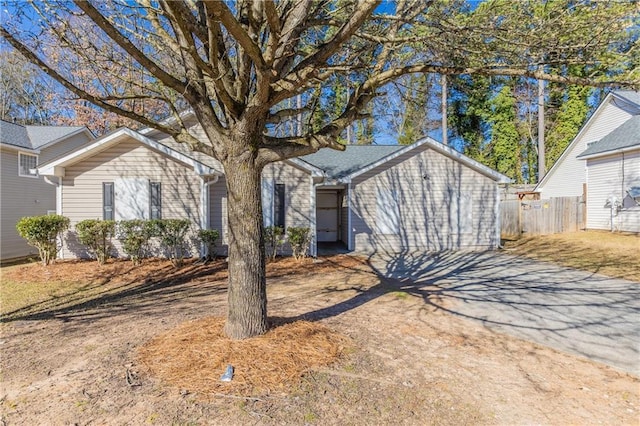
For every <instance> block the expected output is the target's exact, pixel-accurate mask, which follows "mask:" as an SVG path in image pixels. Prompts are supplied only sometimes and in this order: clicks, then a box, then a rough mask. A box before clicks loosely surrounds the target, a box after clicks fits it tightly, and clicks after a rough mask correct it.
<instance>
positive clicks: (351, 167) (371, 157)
mask: <svg viewBox="0 0 640 426" xmlns="http://www.w3.org/2000/svg"><path fill="white" fill-rule="evenodd" d="M403 148H405V147H404V146H403V145H347V147H346V149H345V150H344V151H343V152H340V151H336V150H334V149H330V148H323V149H321V150H320V151H318V152H316V153H314V154H309V155H305V156H303V157H300V159H301V160H303V161H305V162H307V163H309V164H311V165H312V166H315V167H317V168H319V169H321V170H323V171H324V172H325V173H326V174H327V176H329V177H331V178H334V179H338V178H341V177H345V176H347V175H349V174H351V173H354V172H356V171H358V170H360V169H362V168H364V167H367V166H369V165H371V164H373V163H376V162H377V161H380V160H382V159H383V158H384V157H386V156H388V155H391V154H393V153H394V152H396V151H399V150H401V149H403Z"/></svg>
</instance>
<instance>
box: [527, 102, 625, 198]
mask: <svg viewBox="0 0 640 426" xmlns="http://www.w3.org/2000/svg"><path fill="white" fill-rule="evenodd" d="M596 114H597V115H596V116H594V117H593V118H592V119H591V120H589V122H588V124H587V127H585V128H584V129H582V130H581V132H580V134H579V135H578V137H577V139H576V140H575V141H574V142H575V143H573V145H572V146H570V148H569V150H568V151H567V152H565V153H564V154H563V157H561V159H560V160H558V161H561V163H558V166H557V167H556V168H554V169H552V170H551V171H550V175H549V176H548V177H546V178H545V182H544V184H543V185H542V187H541V188H538V189H539V190H540V191H541V192H542V197H543V198H551V197H571V196H580V195H582V192H583V190H582V188H583V183H585V182H586V173H585V166H586V165H585V161H584V160H580V159H578V158H576V156H578V155H580V154H581V153H582V152H584V151H585V150H586V149H587V145H588V144H590V143H592V142H596V141H599V140H600V139H602V138H603V137H605V136H606V135H608V134H609V133H610V132H611V131H613V130H614V129H616V128H618V127H619V126H620V125H621V124H622V123H624V122H625V121H627V120H628V119H629V118H631V114H630V113H629V112H627V111H625V110H624V109H621V108H620V107H618V106H616V105H615V104H614V103H613V102H609V103H607V104H605V105H603V106H602V107H601V108H600V109H599V110H598V111H597V112H596Z"/></svg>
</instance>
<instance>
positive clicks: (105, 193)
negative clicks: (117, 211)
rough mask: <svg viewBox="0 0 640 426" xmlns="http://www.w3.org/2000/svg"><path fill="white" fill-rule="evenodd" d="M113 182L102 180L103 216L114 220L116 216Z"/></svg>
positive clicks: (105, 218)
mask: <svg viewBox="0 0 640 426" xmlns="http://www.w3.org/2000/svg"><path fill="white" fill-rule="evenodd" d="M113 204H114V192H113V182H102V218H103V219H104V220H113V216H114V208H113V207H114V205H113Z"/></svg>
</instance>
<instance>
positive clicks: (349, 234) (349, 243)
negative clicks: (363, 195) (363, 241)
mask: <svg viewBox="0 0 640 426" xmlns="http://www.w3.org/2000/svg"><path fill="white" fill-rule="evenodd" d="M351 207H352V203H351V179H349V181H348V182H347V250H349V251H353V243H352V241H353V238H352V236H353V229H351Z"/></svg>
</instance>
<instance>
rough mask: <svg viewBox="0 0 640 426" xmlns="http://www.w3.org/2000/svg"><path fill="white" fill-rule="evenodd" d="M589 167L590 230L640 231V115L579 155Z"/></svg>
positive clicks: (588, 201)
mask: <svg viewBox="0 0 640 426" xmlns="http://www.w3.org/2000/svg"><path fill="white" fill-rule="evenodd" d="M578 159H580V160H583V161H585V163H586V170H587V173H586V174H587V178H586V181H587V229H606V230H611V231H625V232H636V233H640V115H634V116H633V117H631V118H630V119H628V120H627V121H625V122H624V123H622V125H620V126H619V127H618V128H616V129H615V130H613V131H612V132H611V133H609V134H608V135H607V136H605V137H604V138H602V139H600V140H599V141H597V142H594V143H592V144H590V145H589V146H588V147H587V149H586V150H585V151H584V152H582V153H581V154H580V155H578Z"/></svg>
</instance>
